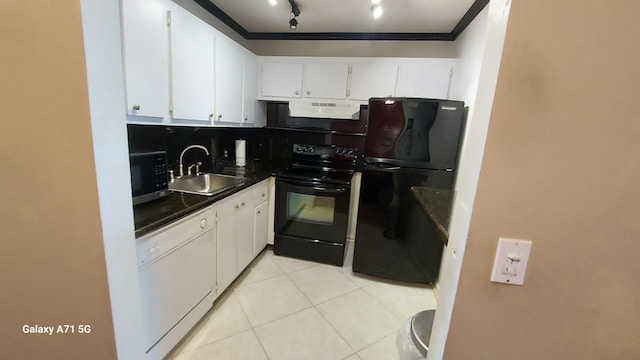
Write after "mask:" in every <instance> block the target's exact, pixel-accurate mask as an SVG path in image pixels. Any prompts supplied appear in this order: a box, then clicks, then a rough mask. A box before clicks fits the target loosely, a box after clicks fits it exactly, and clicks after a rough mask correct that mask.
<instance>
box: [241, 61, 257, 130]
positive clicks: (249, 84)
mask: <svg viewBox="0 0 640 360" xmlns="http://www.w3.org/2000/svg"><path fill="white" fill-rule="evenodd" d="M242 81H243V85H242V118H243V122H244V123H246V124H255V123H256V121H257V120H258V119H257V116H258V113H257V110H258V102H257V97H256V95H257V94H256V89H257V88H258V62H257V61H256V56H255V55H253V54H251V55H248V54H245V55H244V72H243V77H242Z"/></svg>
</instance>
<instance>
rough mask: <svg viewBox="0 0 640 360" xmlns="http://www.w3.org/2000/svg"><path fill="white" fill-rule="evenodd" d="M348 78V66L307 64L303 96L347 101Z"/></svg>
mask: <svg viewBox="0 0 640 360" xmlns="http://www.w3.org/2000/svg"><path fill="white" fill-rule="evenodd" d="M348 78H349V65H348V64H313V63H311V64H305V65H304V75H303V86H302V88H303V94H302V96H304V97H307V98H318V99H346V97H347V79H348Z"/></svg>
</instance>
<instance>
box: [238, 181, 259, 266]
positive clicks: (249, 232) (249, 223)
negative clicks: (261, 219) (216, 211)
mask: <svg viewBox="0 0 640 360" xmlns="http://www.w3.org/2000/svg"><path fill="white" fill-rule="evenodd" d="M253 210H254V206H253V191H251V190H250V191H248V192H246V193H244V194H242V195H241V196H240V197H238V210H237V218H238V264H237V267H238V269H237V270H238V274H239V273H241V272H242V270H244V268H246V267H247V265H249V263H250V262H251V260H253V258H254V257H255V256H254V255H253V223H254V221H253Z"/></svg>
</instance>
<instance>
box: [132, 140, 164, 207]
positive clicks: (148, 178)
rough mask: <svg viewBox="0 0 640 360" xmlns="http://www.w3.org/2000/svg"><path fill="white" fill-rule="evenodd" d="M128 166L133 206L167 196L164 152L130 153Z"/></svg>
mask: <svg viewBox="0 0 640 360" xmlns="http://www.w3.org/2000/svg"><path fill="white" fill-rule="evenodd" d="M129 165H130V170H131V192H132V197H133V205H138V204H142V203H145V202H148V201H152V200H155V199H159V198H162V197H164V196H167V195H169V190H168V185H167V152H166V151H154V152H143V153H131V154H129Z"/></svg>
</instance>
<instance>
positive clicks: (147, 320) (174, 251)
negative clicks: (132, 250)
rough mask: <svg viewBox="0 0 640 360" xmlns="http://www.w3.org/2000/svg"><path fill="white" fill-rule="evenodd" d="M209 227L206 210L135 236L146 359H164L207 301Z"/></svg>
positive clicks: (210, 215) (211, 276)
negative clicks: (136, 238) (137, 238)
mask: <svg viewBox="0 0 640 360" xmlns="http://www.w3.org/2000/svg"><path fill="white" fill-rule="evenodd" d="M214 225H215V223H214V212H213V210H212V209H211V208H208V209H206V210H204V211H200V212H198V213H196V214H194V215H191V216H188V217H187V218H185V219H182V220H179V221H177V222H175V223H173V224H171V225H168V226H167V227H165V228H162V229H160V230H159V231H157V232H155V233H152V234H150V235H148V236H145V237H143V238H141V239H139V240H138V270H139V277H140V289H141V299H142V321H143V329H144V342H145V349H146V351H147V353H148V358H151V359H161V358H162V357H164V356H165V355H166V354H167V353H168V352H169V351H170V350H171V349H172V348H173V347H174V346H175V344H177V343H178V342H179V341H180V339H181V338H182V337H183V336H184V335H185V334H186V333H187V332H188V331H189V329H191V327H192V326H193V325H194V324H195V323H196V322H197V321H198V320H199V319H200V318H201V317H202V315H204V313H206V312H207V311H208V310H209V309H210V308H211V306H212V304H213V299H214V298H215V294H214V290H213V289H214V284H215V269H216V264H215V261H216V260H215V259H216V257H215V241H216V238H215V231H214V230H215V226H214Z"/></svg>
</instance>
